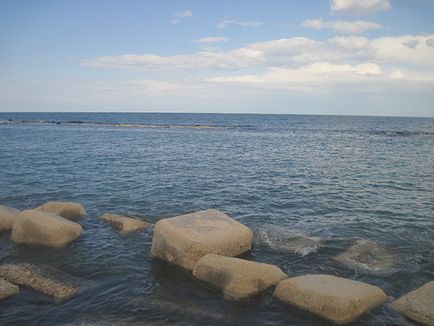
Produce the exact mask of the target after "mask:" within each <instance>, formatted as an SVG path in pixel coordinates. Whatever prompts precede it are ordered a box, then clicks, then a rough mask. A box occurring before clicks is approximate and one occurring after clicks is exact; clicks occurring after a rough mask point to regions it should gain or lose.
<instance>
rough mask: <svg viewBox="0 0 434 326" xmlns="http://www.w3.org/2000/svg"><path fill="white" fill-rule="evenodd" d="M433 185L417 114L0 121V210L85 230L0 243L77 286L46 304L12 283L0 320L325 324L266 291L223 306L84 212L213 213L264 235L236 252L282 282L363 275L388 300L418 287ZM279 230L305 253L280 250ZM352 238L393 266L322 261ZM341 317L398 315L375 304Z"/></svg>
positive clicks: (5, 258) (423, 126)
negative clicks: (71, 222)
mask: <svg viewBox="0 0 434 326" xmlns="http://www.w3.org/2000/svg"><path fill="white" fill-rule="evenodd" d="M121 124H126V126H122V125H121ZM179 126H181V127H182V128H178V127H179ZM204 126H205V127H206V128H202V127H204ZM208 127H211V128H208ZM433 189H434V120H433V119H417V118H379V117H334V116H294V115H287V116H283V115H233V114H230V115H229V114H228V115H212V114H81V113H76V114H72V113H71V114H65V113H58V114H57V113H31V114H30V113H22V114H19V113H1V114H0V204H3V205H8V206H13V207H16V208H18V209H27V208H32V207H36V206H39V205H41V204H42V203H44V202H46V201H48V200H70V201H77V202H80V203H82V204H83V205H84V206H85V207H86V209H87V210H88V215H87V217H86V218H85V219H84V220H83V222H82V225H83V227H84V229H85V232H86V233H85V235H84V236H83V237H82V238H80V239H79V240H78V241H76V242H74V243H73V244H72V245H71V246H70V247H68V248H65V249H63V250H54V249H47V248H40V247H27V246H18V245H14V244H12V243H11V242H10V237H9V235H8V234H7V233H3V234H1V235H0V263H13V262H29V263H37V264H42V265H49V266H51V267H55V268H57V269H60V270H62V271H65V272H68V273H70V274H71V275H73V276H75V277H79V278H80V279H81V280H82V287H81V291H80V293H79V294H78V295H77V296H76V297H74V298H72V299H71V300H69V301H66V302H64V303H61V304H53V302H52V300H51V299H50V298H47V297H45V296H42V295H39V294H36V293H34V292H31V291H29V290H25V289H24V290H22V291H21V293H20V294H18V295H16V296H14V297H11V298H10V299H8V300H5V301H3V302H2V303H1V304H0V324H41V325H42V324H68V323H72V324H82V323H97V322H100V323H102V324H105V323H115V324H117V323H133V324H134V323H137V324H143V323H145V322H146V323H150V324H156V325H165V324H175V323H177V325H195V324H196V325H203V324H204V323H207V324H209V325H240V324H249V325H322V324H326V323H325V322H324V321H323V320H321V319H319V318H316V317H314V316H313V315H311V314H309V313H306V312H303V311H300V310H297V309H295V308H291V307H288V306H285V305H283V304H281V303H279V302H277V301H276V300H275V299H273V298H272V296H271V295H270V292H269V293H265V294H264V295H261V296H258V297H255V298H252V299H251V300H247V301H243V302H238V303H236V302H231V301H225V300H223V297H222V295H221V293H219V292H218V291H216V290H214V289H212V288H210V287H208V286H206V285H205V284H203V283H201V282H199V281H197V280H195V279H193V278H192V277H191V275H190V274H189V273H186V272H184V271H182V270H180V269H178V268H176V267H173V266H169V265H166V264H164V263H161V262H157V261H153V260H152V258H151V256H150V247H151V240H152V230H147V231H143V232H138V233H135V234H132V235H129V236H124V235H121V234H119V233H118V232H117V231H116V230H114V229H112V228H111V227H110V226H109V225H107V224H105V223H103V222H102V221H100V220H99V219H98V217H99V216H100V215H102V214H104V213H107V212H113V213H121V214H127V215H132V216H138V217H140V218H143V219H146V220H148V221H151V222H156V221H158V220H159V219H160V218H163V217H168V216H174V215H179V214H182V213H187V212H192V211H196V210H201V209H207V208H216V209H219V210H221V211H223V212H225V213H227V214H228V215H230V216H231V217H233V218H235V219H237V220H239V221H240V222H242V223H244V224H246V225H248V226H249V227H251V228H252V229H253V230H254V231H255V233H256V235H258V234H259V235H260V234H261V231H262V234H264V232H265V233H266V234H268V235H270V237H271V238H270V237H268V238H265V239H266V241H264V237H263V236H262V237H261V236H259V237H258V236H257V237H256V240H255V243H254V248H253V250H252V251H251V252H250V253H249V254H247V255H246V256H245V258H247V259H251V260H255V261H261V262H267V263H272V264H275V265H278V266H279V267H280V268H282V269H283V270H284V271H285V272H286V273H288V274H289V275H302V274H306V273H326V274H333V275H337V276H343V277H348V278H351V279H354V280H360V281H364V282H368V283H370V284H373V285H377V286H380V287H381V288H383V289H384V291H385V292H386V293H387V294H388V295H390V296H391V298H395V297H398V296H400V295H402V294H403V293H405V292H408V291H410V290H413V289H415V288H417V287H419V286H421V285H422V284H424V283H425V282H427V281H430V280H433V279H434V250H433V249H434V196H433ZM285 234H296V235H302V236H303V237H304V236H306V237H309V238H310V239H315V240H317V239H319V241H320V246H318V247H314V248H311V249H312V250H307V251H297V252H293V251H291V250H285V248H283V247H282V243H283V245H285V243H286V242H285V241H283V242H282V239H281V237H285ZM268 235H267V236H268ZM273 237H274V238H273ZM360 240H370V241H376V242H379V243H381V244H382V245H384V246H386V247H387V248H391V250H393V252H394V253H396V255H398V257H399V259H398V263H397V264H396V266H395V267H394V269H393V270H392V272H388V273H386V274H381V273H367V272H366V270H357V269H354V268H349V267H345V266H343V265H341V264H340V263H339V262H337V261H336V260H334V259H333V257H334V256H335V255H337V254H339V253H341V252H343V251H344V250H345V249H348V248H349V247H351V246H352V245H354V244H356V243H357V241H360ZM297 243H298V242H297ZM356 324H357V325H359V324H360V325H411V322H410V321H408V320H405V319H403V318H402V317H400V316H399V315H398V314H397V313H395V312H393V311H392V310H391V309H390V308H388V307H387V305H382V306H380V307H378V308H376V309H374V310H373V311H371V312H370V313H368V314H367V315H365V316H363V317H362V318H361V319H360V320H359V321H358V322H357V323H356Z"/></svg>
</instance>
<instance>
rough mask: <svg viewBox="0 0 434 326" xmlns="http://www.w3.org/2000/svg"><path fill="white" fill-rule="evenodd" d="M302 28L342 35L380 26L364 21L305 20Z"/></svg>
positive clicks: (360, 32)
mask: <svg viewBox="0 0 434 326" xmlns="http://www.w3.org/2000/svg"><path fill="white" fill-rule="evenodd" d="M301 26H302V27H306V28H313V29H317V30H320V29H330V30H332V31H334V32H337V33H343V34H362V33H364V32H366V31H369V30H374V29H380V28H382V26H381V25H380V24H378V23H374V22H369V21H365V20H355V21H344V20H328V21H327V20H323V19H322V18H320V19H312V20H306V21H304V22H303V23H302V24H301Z"/></svg>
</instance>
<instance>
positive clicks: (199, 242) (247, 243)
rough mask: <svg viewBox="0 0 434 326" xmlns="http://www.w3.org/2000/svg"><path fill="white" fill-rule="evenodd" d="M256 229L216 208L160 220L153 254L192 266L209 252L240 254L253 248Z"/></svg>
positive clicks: (156, 230)
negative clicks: (253, 229)
mask: <svg viewBox="0 0 434 326" xmlns="http://www.w3.org/2000/svg"><path fill="white" fill-rule="evenodd" d="M252 238H253V233H252V231H251V230H250V229H249V228H248V227H247V226H245V225H243V224H241V223H239V222H237V221H235V220H233V219H231V218H230V217H229V216H227V215H226V214H224V213H222V212H219V211H217V210H215V209H208V210H204V211H200V212H196V213H191V214H185V215H180V216H176V217H172V218H166V219H162V220H160V221H158V222H157V223H156V224H155V228H154V237H153V239H152V256H153V257H155V258H159V259H162V260H165V261H168V262H170V263H173V264H176V265H179V266H181V267H184V268H186V269H190V270H191V269H192V268H193V266H194V265H195V264H196V262H197V261H198V260H199V259H200V258H201V257H203V256H205V255H206V254H210V253H212V254H219V255H223V256H238V255H240V254H242V253H244V252H246V251H249V250H250V249H251V243H252Z"/></svg>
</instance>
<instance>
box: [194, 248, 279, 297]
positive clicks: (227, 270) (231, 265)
mask: <svg viewBox="0 0 434 326" xmlns="http://www.w3.org/2000/svg"><path fill="white" fill-rule="evenodd" d="M193 275H194V276H195V277H196V278H198V279H200V280H202V281H205V282H208V283H211V284H212V285H214V286H215V287H217V288H218V289H221V290H223V293H224V295H225V297H226V298H228V299H235V300H238V299H243V298H246V297H248V296H251V295H253V294H257V293H258V292H261V291H263V290H265V289H267V288H269V287H271V286H273V285H276V284H277V283H279V282H280V281H281V280H283V279H285V278H286V277H287V276H286V274H285V273H284V272H282V270H281V269H280V268H279V267H277V266H274V265H269V264H263V263H257V262H253V261H248V260H244V259H240V258H233V257H226V256H220V255H214V254H208V255H205V256H203V257H202V258H201V259H199V261H198V262H197V263H196V265H195V266H194V269H193Z"/></svg>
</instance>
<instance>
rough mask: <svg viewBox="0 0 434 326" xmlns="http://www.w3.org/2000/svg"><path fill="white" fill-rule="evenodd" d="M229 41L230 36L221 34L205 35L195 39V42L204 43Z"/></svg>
mask: <svg viewBox="0 0 434 326" xmlns="http://www.w3.org/2000/svg"><path fill="white" fill-rule="evenodd" d="M227 41H229V38H227V37H221V36H214V37H203V38H200V39H197V40H194V42H196V43H204V44H212V43H221V42H227Z"/></svg>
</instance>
